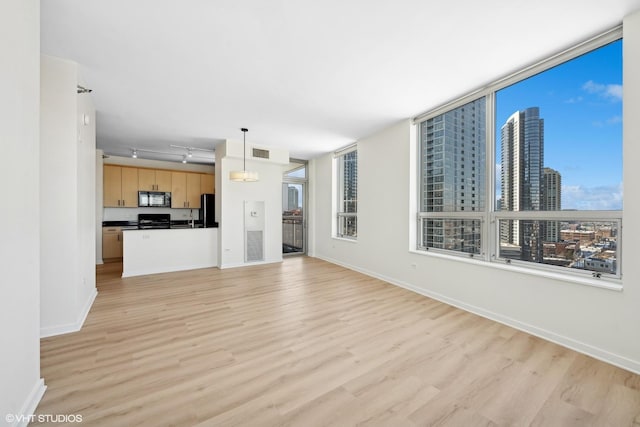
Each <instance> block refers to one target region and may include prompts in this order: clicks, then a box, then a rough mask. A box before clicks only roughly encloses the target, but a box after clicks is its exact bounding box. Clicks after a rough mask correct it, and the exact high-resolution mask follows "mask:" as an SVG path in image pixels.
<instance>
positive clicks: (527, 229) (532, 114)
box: [500, 107, 546, 262]
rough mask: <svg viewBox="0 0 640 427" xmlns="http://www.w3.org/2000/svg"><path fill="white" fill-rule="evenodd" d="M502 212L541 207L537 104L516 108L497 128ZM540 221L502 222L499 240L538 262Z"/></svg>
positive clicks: (541, 159)
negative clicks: (499, 141) (499, 149)
mask: <svg viewBox="0 0 640 427" xmlns="http://www.w3.org/2000/svg"><path fill="white" fill-rule="evenodd" d="M501 145H502V172H501V173H502V176H501V178H502V197H501V208H502V210H503V211H540V210H543V209H544V207H543V168H544V120H543V119H541V118H540V109H539V108H538V107H531V108H527V109H526V110H523V111H516V112H515V113H513V114H512V115H511V117H509V118H508V119H507V121H506V122H505V124H504V125H503V126H502V128H501ZM542 228H544V222H542V221H517V220H513V221H503V222H502V223H501V226H500V241H501V243H508V244H513V245H517V246H520V248H521V252H520V253H521V258H522V259H524V260H527V261H535V262H542V249H543V246H542V243H543V240H544V238H545V234H546V232H545V230H543V229H542Z"/></svg>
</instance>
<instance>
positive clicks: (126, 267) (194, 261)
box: [122, 228, 218, 277]
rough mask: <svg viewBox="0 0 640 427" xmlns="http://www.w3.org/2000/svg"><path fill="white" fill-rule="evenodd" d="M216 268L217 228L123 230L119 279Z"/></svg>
mask: <svg viewBox="0 0 640 427" xmlns="http://www.w3.org/2000/svg"><path fill="white" fill-rule="evenodd" d="M217 266H218V229H217V228H171V229H148V230H137V229H134V230H123V258H122V277H132V276H141V275H145V274H155V273H168V272H171V271H182V270H193V269H197V268H208V267H217Z"/></svg>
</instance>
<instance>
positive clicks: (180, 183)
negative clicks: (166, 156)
mask: <svg viewBox="0 0 640 427" xmlns="http://www.w3.org/2000/svg"><path fill="white" fill-rule="evenodd" d="M200 176H201V174H199V173H189V172H171V207H172V208H191V209H199V208H200V194H202V192H201V191H200Z"/></svg>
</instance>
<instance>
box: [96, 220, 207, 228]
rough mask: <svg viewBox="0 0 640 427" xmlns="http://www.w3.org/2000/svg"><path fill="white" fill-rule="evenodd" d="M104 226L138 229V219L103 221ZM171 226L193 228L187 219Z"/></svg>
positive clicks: (200, 224)
mask: <svg viewBox="0 0 640 427" xmlns="http://www.w3.org/2000/svg"><path fill="white" fill-rule="evenodd" d="M194 224H195V227H193V228H203V227H202V221H195V222H194ZM102 226H103V227H128V228H136V229H137V227H138V221H102ZM171 228H176V229H184V228H191V221H190V220H187V219H185V220H175V221H171ZM212 228H218V224H216V225H215V226H214V227H212Z"/></svg>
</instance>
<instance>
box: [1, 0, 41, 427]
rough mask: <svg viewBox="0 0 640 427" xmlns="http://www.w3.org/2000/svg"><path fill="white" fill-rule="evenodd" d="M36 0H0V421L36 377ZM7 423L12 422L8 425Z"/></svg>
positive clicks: (36, 391)
mask: <svg viewBox="0 0 640 427" xmlns="http://www.w3.org/2000/svg"><path fill="white" fill-rule="evenodd" d="M39 27H40V2H39V1H37V0H7V1H3V2H0V28H2V34H3V35H4V36H3V37H1V38H0V52H1V54H2V60H0V93H1V94H2V96H1V97H0V144H1V146H2V156H3V159H4V161H3V164H2V167H1V168H0V180H1V181H2V182H3V183H5V184H4V185H3V205H2V209H1V210H0V221H1V222H2V224H4V231H3V235H2V239H0V263H1V271H2V285H1V286H0V337H2V351H0V425H12V424H14V423H12V422H9V421H8V420H7V419H6V418H5V417H6V415H9V414H12V415H13V414H25V415H30V414H32V413H33V411H34V409H35V407H36V405H37V403H38V402H39V401H40V398H41V397H42V393H44V382H43V381H42V379H40V339H39V338H40V330H39V329H40V311H39V310H40V309H39V301H40V242H39V241H40V224H39V223H40V202H39V198H38V193H39V186H40V182H39V161H38V159H39V149H40V148H39V138H40V134H39V132H38V129H39V126H40V119H39V111H40V65H39V63H40V29H39ZM15 425H18V423H16V424H15Z"/></svg>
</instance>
